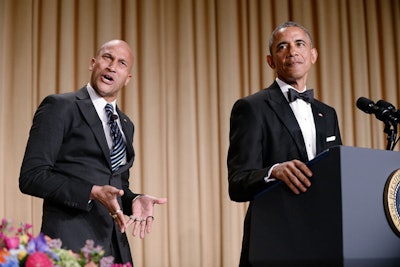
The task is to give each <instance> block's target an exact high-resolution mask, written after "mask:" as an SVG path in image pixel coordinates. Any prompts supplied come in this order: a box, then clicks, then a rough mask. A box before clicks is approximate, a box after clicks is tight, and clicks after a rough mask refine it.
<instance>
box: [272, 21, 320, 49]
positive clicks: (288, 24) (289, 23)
mask: <svg viewBox="0 0 400 267" xmlns="http://www.w3.org/2000/svg"><path fill="white" fill-rule="evenodd" d="M288 27H297V28H300V29H302V30H303V31H304V32H305V33H306V34H307V36H308V38H309V39H310V42H311V47H313V39H312V36H311V33H310V31H309V30H308V29H307V28H306V27H304V26H303V25H301V24H299V23H297V22H294V21H286V22H283V23H281V24H280V25H278V26H277V27H276V28H275V30H274V31H273V32H272V33H271V37H270V38H269V53H270V54H271V55H272V43H273V42H274V39H275V34H276V33H277V32H278V31H280V30H281V29H284V28H288Z"/></svg>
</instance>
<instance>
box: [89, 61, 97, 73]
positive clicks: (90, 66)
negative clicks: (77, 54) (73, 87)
mask: <svg viewBox="0 0 400 267" xmlns="http://www.w3.org/2000/svg"><path fill="white" fill-rule="evenodd" d="M94 64H96V59H95V58H92V60H90V65H89V70H90V71H92V70H93V67H94Z"/></svg>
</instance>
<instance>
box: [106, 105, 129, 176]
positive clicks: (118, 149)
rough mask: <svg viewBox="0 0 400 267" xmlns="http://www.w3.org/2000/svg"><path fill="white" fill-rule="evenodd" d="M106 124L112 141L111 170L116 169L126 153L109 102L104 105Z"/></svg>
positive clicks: (115, 117)
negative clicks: (108, 126)
mask: <svg viewBox="0 0 400 267" xmlns="http://www.w3.org/2000/svg"><path fill="white" fill-rule="evenodd" d="M105 110H106V114H107V118H108V125H110V130H111V138H112V141H113V145H112V149H111V154H110V157H111V169H112V171H116V170H118V168H119V166H120V165H121V162H122V160H123V159H124V157H125V155H126V146H125V142H124V139H123V138H122V133H121V131H120V129H119V127H118V123H117V121H116V120H117V119H118V116H117V115H115V114H114V108H113V106H112V105H111V104H107V105H106V106H105Z"/></svg>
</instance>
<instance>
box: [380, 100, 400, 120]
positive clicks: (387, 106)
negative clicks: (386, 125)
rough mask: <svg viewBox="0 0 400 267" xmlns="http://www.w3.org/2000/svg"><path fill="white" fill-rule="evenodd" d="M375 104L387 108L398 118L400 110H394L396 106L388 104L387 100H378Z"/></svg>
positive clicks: (399, 117)
mask: <svg viewBox="0 0 400 267" xmlns="http://www.w3.org/2000/svg"><path fill="white" fill-rule="evenodd" d="M376 104H377V105H378V106H380V107H383V108H386V109H387V110H389V111H390V112H391V113H392V114H393V116H394V117H396V118H397V119H399V120H400V110H398V109H397V110H396V108H395V107H394V106H393V105H392V104H390V103H389V102H387V101H385V100H382V99H381V100H378V102H376Z"/></svg>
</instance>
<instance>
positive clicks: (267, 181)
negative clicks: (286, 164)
mask: <svg viewBox="0 0 400 267" xmlns="http://www.w3.org/2000/svg"><path fill="white" fill-rule="evenodd" d="M279 164H280V163H276V164H274V165H272V167H271V168H270V169H269V171H268V173H267V176H265V177H264V181H265V182H266V183H269V182H274V181H276V178H271V177H270V176H271V173H272V170H273V169H274V168H275V167H276V166H278V165H279Z"/></svg>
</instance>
